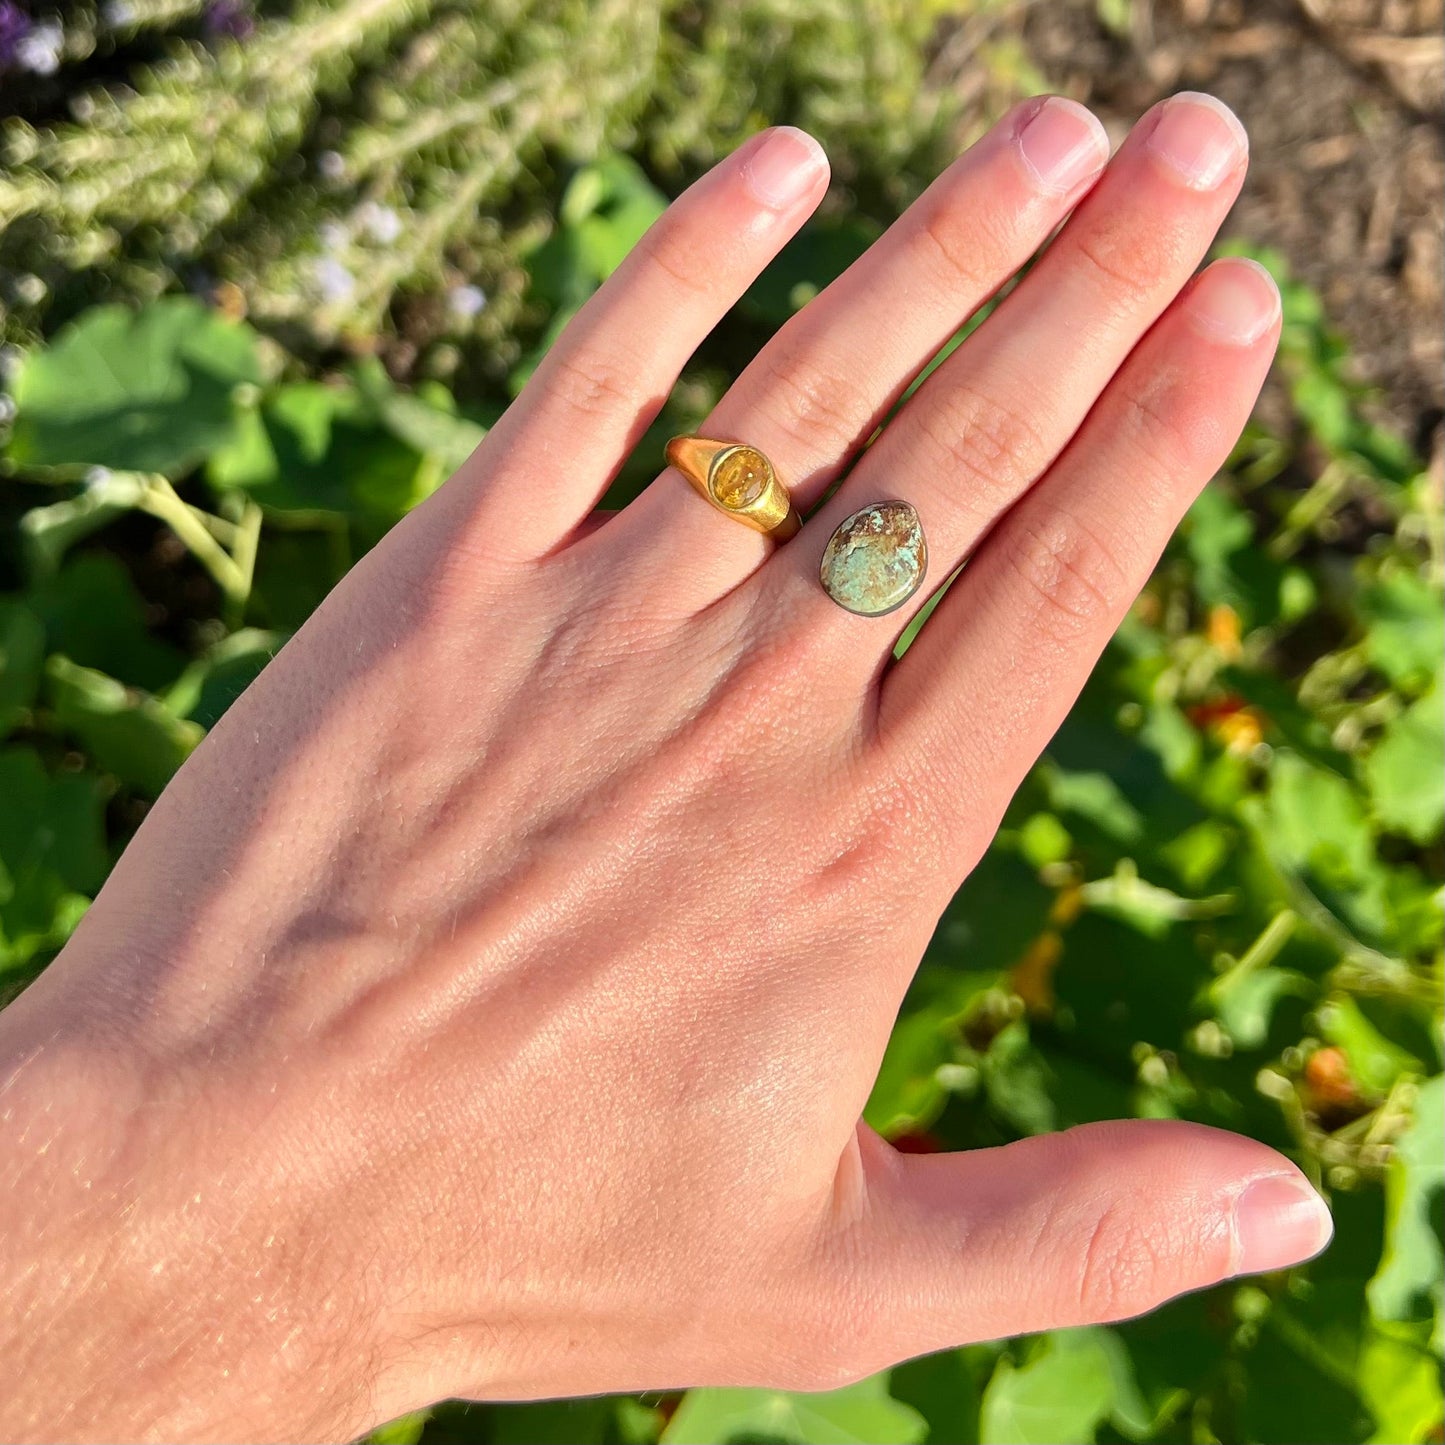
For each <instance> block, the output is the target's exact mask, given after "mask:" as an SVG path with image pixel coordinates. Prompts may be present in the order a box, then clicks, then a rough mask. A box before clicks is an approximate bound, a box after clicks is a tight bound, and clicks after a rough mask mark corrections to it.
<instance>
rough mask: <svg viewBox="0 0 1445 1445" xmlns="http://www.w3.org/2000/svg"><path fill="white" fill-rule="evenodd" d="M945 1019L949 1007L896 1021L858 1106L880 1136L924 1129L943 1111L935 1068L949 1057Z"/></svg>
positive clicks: (943, 1094) (948, 1021) (942, 1098)
mask: <svg viewBox="0 0 1445 1445" xmlns="http://www.w3.org/2000/svg"><path fill="white" fill-rule="evenodd" d="M950 1021H951V1020H950V1011H949V1010H947V1009H944V1008H940V1007H933V1008H926V1009H921V1010H919V1011H918V1012H917V1013H909V1014H905V1015H904V1016H903V1017H901V1018H900V1019H899V1020H898V1023H897V1024H896V1026H895V1027H894V1029H893V1033H892V1034H891V1035H890V1037H889V1039H888V1047H887V1048H886V1049H884V1051H883V1062H882V1063H881V1064H880V1065H879V1066H878V1077H877V1079H876V1080H875V1081H874V1084H873V1091H872V1093H871V1094H870V1095H869V1098H868V1104H867V1107H866V1108H865V1109H864V1110H863V1118H864V1119H865V1120H866V1121H867V1122H868V1124H869V1125H871V1127H873V1128H874V1129H877V1130H878V1132H879V1133H880V1134H883V1135H885V1136H886V1137H892V1136H893V1135H895V1134H900V1133H905V1132H907V1131H909V1130H912V1129H926V1128H927V1127H928V1126H929V1125H930V1124H931V1123H932V1122H933V1121H934V1120H935V1119H936V1118H937V1117H938V1116H939V1114H940V1113H941V1112H942V1111H943V1106H944V1103H945V1101H946V1099H947V1094H946V1091H945V1090H944V1088H943V1085H942V1084H941V1083H940V1082H939V1080H938V1067H939V1065H940V1064H945V1063H947V1062H948V1061H949V1059H950V1058H951V1057H952V1055H953V1050H952V1048H951V1047H950V1043H949V1039H948V1037H947V1034H946V1032H945V1030H946V1029H947V1028H948V1026H949V1024H950Z"/></svg>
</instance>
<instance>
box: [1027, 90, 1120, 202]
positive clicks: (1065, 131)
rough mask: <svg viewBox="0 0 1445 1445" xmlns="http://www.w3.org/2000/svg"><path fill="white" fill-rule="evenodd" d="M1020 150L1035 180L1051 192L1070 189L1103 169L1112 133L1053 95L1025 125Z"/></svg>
mask: <svg viewBox="0 0 1445 1445" xmlns="http://www.w3.org/2000/svg"><path fill="white" fill-rule="evenodd" d="M1018 147H1019V152H1020V154H1022V156H1023V158H1024V163H1025V165H1027V166H1028V168H1029V170H1030V171H1032V172H1033V175H1034V179H1035V180H1036V181H1038V183H1039V184H1040V185H1041V186H1043V187H1044V188H1045V189H1046V190H1050V191H1071V190H1073V189H1074V187H1075V186H1077V185H1079V184H1080V183H1081V182H1083V181H1086V180H1088V178H1089V177H1090V176H1092V175H1095V174H1096V173H1097V172H1098V171H1100V170H1102V169H1103V166H1104V162H1105V161H1107V160H1108V159H1109V136H1108V133H1107V132H1106V131H1105V130H1104V127H1103V125H1102V124H1101V123H1100V121H1099V119H1098V117H1097V116H1095V115H1094V114H1093V113H1092V112H1090V111H1088V110H1086V109H1085V108H1084V107H1083V106H1082V105H1079V104H1078V103H1077V102H1075V101H1072V100H1065V99H1064V97H1063V96H1061V95H1051V96H1049V98H1048V99H1047V100H1045V101H1044V103H1043V104H1042V105H1041V106H1040V107H1039V108H1038V109H1037V110H1036V111H1035V112H1034V113H1033V115H1031V116H1030V117H1029V118H1028V120H1026V121H1025V122H1024V124H1023V128H1022V129H1021V130H1020V131H1019V134H1018Z"/></svg>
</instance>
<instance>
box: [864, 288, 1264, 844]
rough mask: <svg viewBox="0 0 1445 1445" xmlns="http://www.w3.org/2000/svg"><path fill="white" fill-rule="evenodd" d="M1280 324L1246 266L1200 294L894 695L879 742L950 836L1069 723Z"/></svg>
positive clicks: (982, 553)
mask: <svg viewBox="0 0 1445 1445" xmlns="http://www.w3.org/2000/svg"><path fill="white" fill-rule="evenodd" d="M1279 325H1280V300H1279V292H1278V290H1277V289H1276V287H1275V284H1274V282H1273V281H1272V280H1271V279H1270V276H1269V274H1268V272H1266V271H1265V270H1264V268H1263V267H1261V266H1259V265H1257V264H1256V263H1254V262H1253V261H1245V260H1227V261H1220V262H1217V263H1215V264H1214V265H1213V266H1211V267H1209V268H1208V269H1207V270H1206V271H1204V272H1203V273H1202V274H1201V275H1200V276H1199V277H1197V278H1196V279H1195V281H1194V282H1193V283H1192V284H1191V286H1190V287H1189V288H1188V289H1187V290H1186V291H1185V292H1184V293H1183V294H1182V295H1181V296H1180V297H1179V299H1178V300H1177V301H1176V302H1175V303H1174V305H1173V306H1172V307H1171V308H1170V309H1169V311H1168V312H1166V313H1165V315H1164V317H1163V318H1162V319H1161V320H1160V321H1159V322H1158V323H1157V324H1156V325H1155V326H1154V328H1153V329H1152V330H1151V331H1150V333H1149V334H1148V335H1147V336H1146V337H1145V338H1144V340H1143V341H1141V342H1140V343H1139V345H1138V346H1137V347H1136V348H1135V349H1134V352H1133V353H1132V355H1131V356H1130V357H1129V359H1128V361H1126V362H1125V364H1124V366H1123V367H1122V368H1121V369H1120V371H1119V373H1118V374H1117V375H1116V376H1115V378H1114V380H1113V381H1112V382H1111V383H1110V385H1109V387H1108V389H1107V390H1106V391H1105V393H1104V394H1103V396H1102V397H1101V398H1100V400H1099V402H1098V403H1097V404H1096V405H1095V407H1094V409H1093V411H1092V412H1091V413H1090V415H1089V417H1088V419H1087V420H1086V421H1085V423H1084V425H1083V426H1082V427H1081V428H1080V430H1079V432H1078V433H1077V435H1076V436H1075V437H1074V439H1073V441H1072V443H1071V444H1070V446H1069V447H1068V449H1067V450H1066V451H1065V452H1064V453H1063V455H1062V456H1061V457H1060V458H1059V460H1058V461H1057V462H1056V463H1055V465H1054V466H1053V468H1052V469H1051V470H1050V471H1049V472H1048V473H1047V474H1046V475H1045V477H1044V478H1043V479H1042V480H1041V481H1040V482H1039V483H1038V484H1037V485H1036V486H1034V487H1033V489H1032V490H1031V491H1029V492H1028V493H1027V494H1026V495H1025V496H1024V497H1022V498H1021V499H1020V500H1019V502H1018V503H1017V504H1016V505H1015V506H1014V507H1013V509H1012V510H1011V511H1010V512H1009V513H1008V514H1007V515H1006V516H1005V517H1004V518H1003V519H1002V520H1001V521H1000V522H999V523H998V525H997V526H996V527H995V528H994V530H993V532H992V534H991V535H990V536H989V537H988V539H987V540H986V541H985V543H984V544H983V546H982V547H981V548H980V549H979V551H978V552H977V554H976V555H975V556H974V558H973V560H972V561H971V562H970V564H969V565H968V567H967V568H966V569H965V570H964V572H963V574H962V576H960V577H959V579H958V580H957V582H955V584H954V586H953V587H952V588H951V589H950V591H949V593H948V595H947V596H946V597H945V598H944V599H943V601H942V603H941V604H940V605H939V607H938V609H937V611H936V612H935V614H934V616H933V618H932V619H931V620H930V622H929V624H928V626H927V627H925V628H924V629H923V631H922V633H921V634H920V635H919V637H918V639H917V641H916V642H915V643H914V645H913V646H912V647H911V648H910V649H909V650H908V652H907V653H906V654H905V655H904V657H903V658H902V660H901V661H900V662H899V663H898V665H897V666H896V667H895V668H894V669H893V670H892V671H891V672H890V673H889V674H888V675H887V676H886V677H885V678H884V681H883V694H882V697H881V699H880V704H879V714H878V722H879V735H880V740H881V742H882V744H883V746H884V748H885V751H886V752H887V753H888V754H889V755H890V758H889V760H890V761H891V762H893V763H894V764H895V765H896V766H897V767H898V768H899V769H900V770H901V771H903V772H904V773H907V772H908V771H909V770H910V769H912V768H916V767H917V766H918V760H919V759H927V760H928V763H927V769H928V776H929V778H930V779H931V780H932V781H933V783H934V785H935V788H941V791H942V793H943V796H941V797H939V799H938V802H939V805H940V806H941V807H942V808H943V809H944V811H945V814H953V816H945V817H942V818H940V819H939V822H940V823H941V824H943V825H944V826H945V827H949V826H951V825H954V824H959V823H962V822H964V821H966V820H968V819H972V820H974V826H975V827H976V823H977V819H978V818H979V817H980V815H981V814H985V815H988V816H997V815H998V814H999V813H1001V811H1002V809H1003V808H1004V806H1005V805H1006V804H1007V801H1008V799H1009V797H1011V796H1012V794H1013V791H1014V789H1015V788H1016V787H1017V786H1018V784H1019V782H1020V780H1021V779H1022V777H1023V775H1024V774H1025V773H1026V772H1027V770H1028V769H1029V767H1031V766H1032V764H1033V762H1034V760H1035V759H1036V758H1037V757H1038V755H1039V753H1040V752H1041V751H1042V750H1043V748H1044V747H1045V746H1046V745H1047V743H1048V740H1049V738H1050V737H1052V736H1053V734H1054V731H1055V730H1056V729H1057V728H1058V726H1059V724H1060V723H1061V722H1062V721H1063V719H1064V717H1065V715H1066V714H1067V712H1068V710H1069V708H1070V707H1072V705H1073V703H1074V700H1075V698H1076V697H1077V696H1078V694H1079V691H1080V689H1081V688H1082V687H1083V685H1084V682H1085V680H1086V679H1087V678H1088V675H1089V672H1090V670H1091V669H1092V668H1093V666H1094V664H1095V662H1096V661H1097V660H1098V657H1099V654H1100V653H1101V652H1102V651H1103V649H1104V646H1105V645H1106V643H1107V642H1108V640H1109V638H1110V636H1111V635H1112V633H1113V631H1114V629H1115V628H1116V627H1117V626H1118V624H1119V622H1120V621H1121V620H1122V618H1123V616H1124V613H1125V612H1126V611H1127V609H1128V607H1129V605H1130V604H1131V603H1132V602H1133V600H1134V598H1135V597H1136V596H1137V594H1138V592H1139V590H1140V588H1141V587H1143V585H1144V583H1145V582H1146V581H1147V580H1148V577H1149V573H1150V571H1151V569H1152V568H1153V566H1154V564H1155V562H1157V561H1158V559H1159V554H1160V553H1161V552H1162V551H1163V550H1164V545H1165V543H1166V542H1167V541H1168V539H1169V534H1170V533H1171V532H1172V531H1173V530H1174V528H1175V527H1176V526H1177V525H1178V523H1179V520H1180V518H1181V517H1182V515H1183V514H1184V512H1185V510H1186V509H1187V508H1188V506H1189V505H1190V503H1191V502H1192V501H1193V499H1194V497H1195V496H1196V495H1197V494H1198V492H1199V490H1200V488H1201V487H1202V486H1203V485H1204V483H1205V482H1206V481H1208V479H1209V478H1210V477H1211V476H1212V475H1213V474H1214V472H1215V471H1216V470H1217V469H1218V468H1219V467H1220V466H1221V465H1222V464H1223V463H1224V461H1225V459H1226V457H1227V456H1228V455H1229V451H1230V449H1231V448H1232V446H1233V445H1234V442H1235V440H1236V439H1237V438H1238V436H1239V433H1240V431H1241V430H1242V429H1243V427H1244V423H1245V422H1246V420H1247V419H1248V417H1249V412H1250V408H1251V407H1252V406H1253V405H1254V401H1255V398H1256V397H1257V396H1258V394H1259V389H1260V386H1261V385H1262V383H1263V381H1264V378H1265V374H1266V373H1267V372H1268V370H1269V365H1270V361H1271V359H1272V358H1273V356H1274V349H1275V345H1276V343H1277V341H1278V338H1279ZM970 831H972V829H970ZM945 836H948V835H947V834H945Z"/></svg>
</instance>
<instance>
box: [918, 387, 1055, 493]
mask: <svg viewBox="0 0 1445 1445" xmlns="http://www.w3.org/2000/svg"><path fill="white" fill-rule="evenodd" d="M918 425H919V426H920V429H921V430H922V432H923V435H924V436H925V437H926V438H927V439H928V442H929V444H930V445H931V446H932V447H933V449H934V450H935V452H936V453H937V455H938V459H939V462H940V463H941V466H942V467H943V469H944V470H945V472H951V473H958V472H962V474H963V476H964V479H965V481H966V482H967V483H968V484H970V485H972V486H974V487H976V488H978V489H979V490H981V491H984V492H986V493H990V494H1007V493H1009V492H1010V491H1011V490H1012V488H1013V487H1014V486H1016V485H1017V482H1018V479H1019V478H1020V477H1021V476H1026V475H1029V474H1030V473H1032V472H1033V471H1034V470H1035V469H1036V468H1037V467H1038V466H1039V465H1040V464H1041V462H1042V461H1043V459H1044V458H1045V456H1046V454H1047V453H1046V449H1045V447H1044V441H1043V437H1042V435H1041V433H1040V431H1039V429H1038V427H1037V426H1036V425H1035V424H1034V422H1033V420H1032V419H1031V418H1030V417H1028V416H1026V415H1025V414H1024V413H1023V412H1021V411H1018V410H1016V409H1014V408H1012V407H1008V406H1004V405H1003V404H1002V403H1000V402H998V401H996V400H994V399H993V398H992V397H990V396H988V395H986V394H985V393H983V392H981V391H976V390H974V389H973V388H971V387H968V386H961V385H957V384H955V385H953V386H952V387H951V389H950V391H949V392H948V393H947V398H946V400H945V401H944V402H943V404H941V405H939V406H936V407H928V408H921V409H920V416H919V418H918Z"/></svg>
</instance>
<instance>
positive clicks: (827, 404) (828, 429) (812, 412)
mask: <svg viewBox="0 0 1445 1445" xmlns="http://www.w3.org/2000/svg"><path fill="white" fill-rule="evenodd" d="M761 362H762V368H763V375H762V377H761V378H760V380H761V382H762V389H761V394H762V395H763V396H764V397H766V399H767V401H766V405H767V408H768V421H769V424H770V425H771V426H772V427H773V428H775V429H776V430H778V431H780V432H781V433H782V434H783V435H784V437H785V438H786V439H787V440H788V441H789V442H791V443H793V444H794V445H795V446H796V447H797V448H798V449H799V450H800V451H801V452H805V453H807V454H813V455H824V456H829V457H831V456H833V455H835V454H837V453H839V452H846V451H848V450H850V449H851V448H852V447H853V446H854V445H855V444H856V443H857V442H858V440H859V434H860V433H861V432H862V431H863V429H864V428H865V427H867V426H868V424H869V422H870V420H871V418H872V415H873V411H874V406H873V402H872V400H871V398H870V397H869V396H868V395H867V394H866V393H865V392H864V391H863V389H862V388H861V387H860V386H859V385H858V383H857V382H855V381H853V380H851V379H850V378H849V376H848V373H847V372H846V371H845V370H844V369H843V368H841V367H837V366H834V365H832V364H831V363H829V362H828V361H827V360H826V359H819V358H815V357H811V356H809V354H808V349H807V348H800V349H798V350H797V351H789V352H787V353H785V354H783V355H780V356H778V357H772V356H770V355H769V353H768V351H764V352H763V354H762V357H761Z"/></svg>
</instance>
